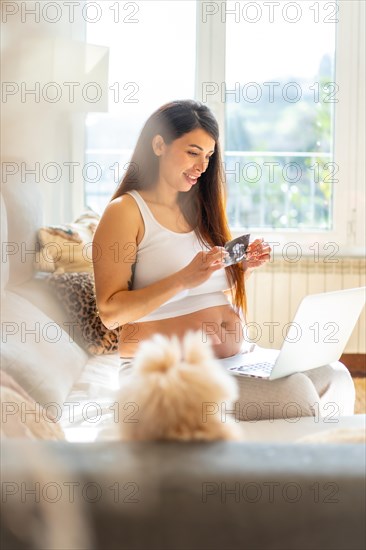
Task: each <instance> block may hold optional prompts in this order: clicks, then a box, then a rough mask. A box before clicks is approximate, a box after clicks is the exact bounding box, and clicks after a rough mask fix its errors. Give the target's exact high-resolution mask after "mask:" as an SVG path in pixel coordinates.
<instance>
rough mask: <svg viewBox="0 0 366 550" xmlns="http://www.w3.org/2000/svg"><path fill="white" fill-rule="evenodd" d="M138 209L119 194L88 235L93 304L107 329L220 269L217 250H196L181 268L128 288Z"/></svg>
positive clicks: (144, 312)
mask: <svg viewBox="0 0 366 550" xmlns="http://www.w3.org/2000/svg"><path fill="white" fill-rule="evenodd" d="M139 220H140V212H139V210H138V206H137V205H136V203H135V201H134V199H133V198H132V197H130V196H129V195H123V196H122V197H119V198H117V199H115V200H113V201H112V202H111V203H109V205H108V206H107V208H106V210H105V212H104V213H103V216H102V218H101V220H100V222H99V224H98V227H97V230H96V232H95V235H94V239H93V267H94V277H95V290H96V301H97V308H98V311H99V315H100V319H101V321H102V323H103V324H104V325H105V326H106V327H107V328H117V327H118V326H121V325H124V324H126V323H132V322H134V321H137V320H138V319H140V318H141V317H144V316H145V315H148V314H149V313H151V312H152V311H155V310H156V309H157V308H158V307H160V306H161V305H162V304H164V303H165V302H167V301H168V300H170V299H171V298H173V297H174V296H175V295H176V294H178V293H179V292H182V291H183V290H186V289H188V288H193V287H195V286H198V285H199V284H202V283H203V282H205V281H206V280H207V279H208V278H209V277H210V276H211V274H212V273H213V272H214V271H216V270H217V269H223V263H222V261H221V260H222V257H223V248H222V247H215V248H213V249H212V250H211V251H209V252H199V253H198V254H197V255H196V256H195V258H194V259H193V260H192V262H190V263H189V264H188V265H187V266H186V267H184V268H183V269H181V270H179V271H177V272H176V273H173V274H172V275H169V276H167V277H165V278H164V279H161V280H160V281H157V282H156V283H153V284H151V285H148V286H147V287H145V288H141V289H137V290H131V287H132V276H133V266H134V264H135V263H136V256H137V235H138V229H139Z"/></svg>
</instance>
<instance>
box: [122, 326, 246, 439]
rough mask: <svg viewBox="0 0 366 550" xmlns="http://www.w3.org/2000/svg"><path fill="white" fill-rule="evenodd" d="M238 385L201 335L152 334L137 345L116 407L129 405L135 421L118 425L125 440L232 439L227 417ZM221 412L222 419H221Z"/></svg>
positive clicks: (233, 432) (196, 333)
mask: <svg viewBox="0 0 366 550" xmlns="http://www.w3.org/2000/svg"><path fill="white" fill-rule="evenodd" d="M236 398H237V384H236V381H235V379H234V377H233V376H231V375H230V374H229V373H227V372H226V371H225V370H224V369H223V367H222V366H221V365H219V364H218V362H217V361H216V359H215V357H214V354H213V351H212V348H211V344H209V343H208V342H207V343H205V342H203V341H202V335H201V333H200V332H198V331H197V332H193V331H190V332H188V333H186V335H185V337H184V339H183V341H182V343H180V341H179V339H178V337H177V336H173V337H172V338H167V337H165V336H162V335H160V334H156V335H155V336H153V337H152V338H151V339H150V340H146V341H144V342H142V343H141V344H140V347H139V349H138V352H137V354H136V356H135V359H134V366H133V372H132V374H131V375H130V377H129V378H128V379H126V380H125V383H124V385H123V387H122V388H121V393H120V402H121V404H123V406H124V407H126V403H133V404H134V407H135V410H136V414H135V415H134V420H135V422H123V419H122V422H121V424H120V426H121V434H122V437H123V438H124V439H140V440H151V439H157V440H158V439H180V440H191V439H206V440H208V439H234V438H235V439H236V438H237V430H236V428H237V427H236V426H234V425H233V424H230V422H229V421H228V420H227V418H226V416H227V415H226V411H228V410H230V409H231V408H232V403H233V402H234V401H235V400H236ZM223 408H224V414H222V412H223Z"/></svg>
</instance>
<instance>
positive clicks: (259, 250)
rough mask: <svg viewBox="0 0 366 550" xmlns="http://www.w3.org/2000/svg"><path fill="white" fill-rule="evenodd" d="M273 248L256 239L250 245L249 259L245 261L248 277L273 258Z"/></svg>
mask: <svg viewBox="0 0 366 550" xmlns="http://www.w3.org/2000/svg"><path fill="white" fill-rule="evenodd" d="M271 251H272V249H271V247H270V246H269V244H268V243H265V242H264V240H263V239H255V241H253V242H252V243H250V244H249V245H248V248H247V254H246V255H247V258H246V260H243V267H244V271H245V274H246V275H249V274H250V273H251V272H252V270H253V269H255V268H257V267H260V266H261V265H263V264H265V263H266V262H268V261H269V260H270V258H271Z"/></svg>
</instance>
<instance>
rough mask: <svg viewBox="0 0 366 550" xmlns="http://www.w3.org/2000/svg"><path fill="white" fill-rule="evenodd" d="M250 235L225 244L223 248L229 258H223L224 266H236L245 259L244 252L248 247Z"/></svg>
mask: <svg viewBox="0 0 366 550" xmlns="http://www.w3.org/2000/svg"><path fill="white" fill-rule="evenodd" d="M249 239H250V233H248V234H247V235H241V236H240V237H237V238H236V239H233V240H232V241H229V242H227V243H226V244H225V246H224V248H225V250H226V251H227V252H229V256H227V257H226V258H224V261H225V266H226V267H227V266H229V265H233V264H237V263H239V262H241V261H243V260H245V259H246V251H247V248H248V245H249Z"/></svg>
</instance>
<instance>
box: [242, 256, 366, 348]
mask: <svg viewBox="0 0 366 550" xmlns="http://www.w3.org/2000/svg"><path fill="white" fill-rule="evenodd" d="M324 260H325V259H322V258H319V261H318V262H314V258H302V259H301V260H300V261H298V262H296V263H293V262H289V261H284V260H281V261H279V260H276V261H274V262H273V263H271V262H268V264H266V265H265V266H262V267H260V268H258V269H256V270H255V271H254V272H253V274H252V275H251V276H250V277H249V278H248V280H247V285H246V292H247V304H248V311H247V323H248V325H247V326H248V329H247V334H248V335H249V336H250V337H251V338H252V339H253V340H254V341H255V342H257V344H258V345H259V346H263V347H266V348H275V349H279V348H280V347H281V345H282V343H283V340H284V336H286V330H287V329H286V325H287V324H288V323H290V322H291V321H292V320H293V318H294V315H295V312H296V309H297V307H298V305H299V303H300V301H301V299H302V298H303V297H304V296H306V295H307V294H316V293H319V292H328V291H332V290H341V289H344V288H353V287H360V286H365V285H366V277H365V275H366V261H365V259H364V258H338V261H337V262H335V263H331V262H325V261H324ZM365 322H366V313H365V308H364V309H363V311H362V313H361V316H360V318H359V320H358V322H357V325H356V326H355V328H354V330H353V333H352V335H351V337H350V339H349V341H348V344H347V346H346V349H345V350H344V353H366V324H365ZM271 323H279V325H276V326H275V325H274V324H273V325H271Z"/></svg>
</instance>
